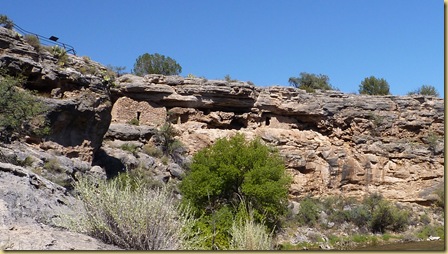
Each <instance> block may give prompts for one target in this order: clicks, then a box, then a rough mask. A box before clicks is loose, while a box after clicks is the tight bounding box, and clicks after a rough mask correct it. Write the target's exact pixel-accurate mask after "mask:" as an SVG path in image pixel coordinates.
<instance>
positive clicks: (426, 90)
mask: <svg viewBox="0 0 448 254" xmlns="http://www.w3.org/2000/svg"><path fill="white" fill-rule="evenodd" d="M414 94H419V95H429V96H435V97H439V93H438V92H437V90H436V88H435V87H434V86H431V85H422V86H421V87H420V88H418V89H417V90H415V91H413V92H409V93H408V95H414Z"/></svg>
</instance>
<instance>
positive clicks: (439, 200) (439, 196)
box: [435, 187, 445, 209]
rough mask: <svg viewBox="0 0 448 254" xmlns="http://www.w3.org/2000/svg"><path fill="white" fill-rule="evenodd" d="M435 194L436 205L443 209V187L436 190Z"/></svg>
mask: <svg viewBox="0 0 448 254" xmlns="http://www.w3.org/2000/svg"><path fill="white" fill-rule="evenodd" d="M435 194H436V195H437V201H436V205H437V206H438V207H440V208H443V209H444V208H445V189H444V188H443V187H441V188H439V189H437V190H436V191H435Z"/></svg>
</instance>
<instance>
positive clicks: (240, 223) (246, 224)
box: [230, 205, 274, 250]
mask: <svg viewBox="0 0 448 254" xmlns="http://www.w3.org/2000/svg"><path fill="white" fill-rule="evenodd" d="M241 207H246V206H245V205H243V206H241ZM244 210H245V212H244V216H239V218H237V219H236V220H234V221H233V223H232V227H231V228H230V235H231V236H232V239H231V241H230V249H232V250H273V249H274V242H273V237H272V235H273V233H272V232H271V233H269V232H268V228H267V227H266V226H265V225H264V223H263V222H261V223H257V222H256V221H255V219H254V215H253V210H252V209H250V208H249V209H248V210H249V211H247V210H246V209H244ZM237 217H238V216H237Z"/></svg>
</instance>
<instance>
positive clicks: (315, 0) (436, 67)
mask: <svg viewBox="0 0 448 254" xmlns="http://www.w3.org/2000/svg"><path fill="white" fill-rule="evenodd" d="M0 14H4V15H7V16H8V17H9V18H10V19H12V20H13V21H14V22H15V23H16V24H18V25H19V26H20V27H22V28H24V29H26V30H28V31H31V32H35V33H38V34H41V35H44V36H48V37H49V36H51V35H55V36H57V37H59V38H60V39H59V41H61V42H65V43H67V44H70V45H72V46H74V48H75V49H76V51H77V54H78V55H79V56H89V57H90V58H91V59H92V60H95V61H98V62H100V63H102V64H104V65H107V64H110V65H113V66H124V67H126V68H127V71H128V72H129V71H131V69H132V68H133V65H134V63H135V59H136V58H137V57H138V56H139V55H141V54H143V53H150V54H152V53H159V54H163V55H166V56H169V57H171V58H173V59H175V60H176V61H177V62H178V63H179V64H180V65H181V66H182V73H181V75H182V76H186V75H188V74H190V73H191V74H194V75H196V76H203V77H206V78H208V79H223V78H224V76H225V75H227V74H229V75H230V76H231V77H232V78H234V79H238V80H242V81H252V82H254V83H255V84H256V85H257V86H271V85H282V86H288V85H289V84H288V79H289V78H290V77H298V76H299V74H300V72H308V73H315V74H325V75H327V76H329V78H330V83H331V84H332V85H333V86H335V87H337V88H339V89H340V90H341V91H342V92H346V93H357V92H358V89H359V84H360V83H361V81H362V80H363V79H364V78H365V77H369V76H372V75H373V76H375V77H377V78H384V79H386V80H387V81H388V83H389V85H390V90H391V93H392V94H394V95H405V94H407V93H408V92H409V91H413V90H416V89H417V88H418V87H420V86H421V85H424V84H426V85H433V86H435V87H436V89H437V90H438V92H439V93H440V95H441V96H443V91H444V48H443V47H444V37H443V36H444V34H443V33H444V30H443V29H444V20H443V1H441V0H406V1H405V0H371V1H367V0H225V1H224V0H188V1H187V0H145V1H144V0H127V1H118V0H107V1H106V0H83V1H81V0H78V1H63V0H40V1H30V0H10V1H5V0H4V1H2V3H1V4H0Z"/></svg>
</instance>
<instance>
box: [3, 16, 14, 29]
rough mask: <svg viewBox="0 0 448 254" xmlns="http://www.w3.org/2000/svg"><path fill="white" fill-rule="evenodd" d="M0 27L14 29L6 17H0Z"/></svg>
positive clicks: (12, 23)
mask: <svg viewBox="0 0 448 254" xmlns="http://www.w3.org/2000/svg"><path fill="white" fill-rule="evenodd" d="M0 25H2V26H3V27H4V28H7V29H12V28H13V27H14V22H12V20H10V19H9V18H8V16H6V15H0Z"/></svg>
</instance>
